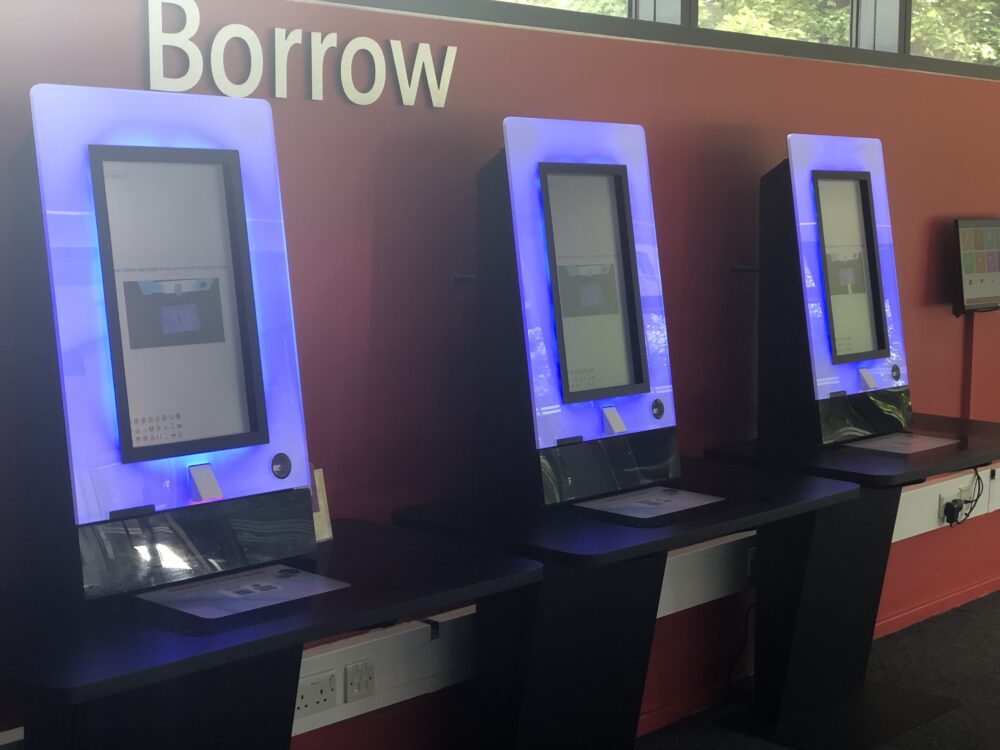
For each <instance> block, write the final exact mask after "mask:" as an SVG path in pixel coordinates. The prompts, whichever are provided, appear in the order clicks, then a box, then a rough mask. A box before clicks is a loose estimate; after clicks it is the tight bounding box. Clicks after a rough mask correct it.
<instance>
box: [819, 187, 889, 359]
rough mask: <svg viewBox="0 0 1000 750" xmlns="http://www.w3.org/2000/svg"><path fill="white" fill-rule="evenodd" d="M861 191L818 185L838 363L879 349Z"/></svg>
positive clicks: (855, 188) (858, 188) (827, 281)
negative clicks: (840, 358) (845, 358)
mask: <svg viewBox="0 0 1000 750" xmlns="http://www.w3.org/2000/svg"><path fill="white" fill-rule="evenodd" d="M861 188H862V185H861V182H860V181H859V180H824V179H819V180H817V181H816V189H817V200H818V201H819V207H820V213H821V216H822V224H823V226H822V232H823V251H824V253H825V254H826V257H825V261H826V270H827V273H826V283H827V286H828V287H829V295H830V318H831V320H832V323H833V326H832V335H833V337H834V341H833V350H834V354H836V355H837V356H838V357H846V356H851V355H854V354H863V353H866V352H872V351H876V350H877V349H878V348H879V346H878V344H877V333H876V329H875V308H874V304H873V300H872V292H871V284H870V280H869V274H868V268H869V265H868V242H867V239H866V237H865V217H864V204H863V202H862V198H861ZM872 250H873V251H874V248H873V249H872Z"/></svg>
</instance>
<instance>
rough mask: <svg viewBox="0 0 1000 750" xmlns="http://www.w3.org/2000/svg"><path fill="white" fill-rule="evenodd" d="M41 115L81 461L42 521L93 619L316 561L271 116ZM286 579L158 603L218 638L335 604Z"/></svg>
mask: <svg viewBox="0 0 1000 750" xmlns="http://www.w3.org/2000/svg"><path fill="white" fill-rule="evenodd" d="M31 108H32V119H33V124H34V140H35V150H36V155H37V169H38V179H39V187H40V196H41V209H42V216H43V225H44V234H45V247H46V252H47V259H48V273H49V281H50V287H51V299H52V310H53V320H52V322H53V323H54V334H55V337H54V338H55V345H56V349H57V354H58V370H59V394H58V395H59V396H61V403H62V425H61V427H62V428H63V429H62V430H61V433H62V434H59V435H58V437H56V435H48V436H47V437H46V440H47V441H48V442H49V444H50V446H51V445H53V444H54V445H58V442H57V441H63V440H64V441H65V446H66V449H65V453H63V452H62V449H61V447H60V448H59V449H58V450H53V451H52V452H51V453H50V454H49V455H50V456H51V458H49V459H48V460H49V461H50V462H51V463H50V465H49V466H48V467H44V466H43V467H42V469H43V471H44V470H46V469H48V470H49V471H50V472H51V473H52V475H54V476H55V477H57V479H56V480H55V482H54V484H52V485H50V488H54V490H55V492H54V493H53V496H47V497H45V502H46V503H50V504H52V506H53V509H52V511H51V514H52V516H57V515H61V514H62V513H63V511H62V510H61V509H57V508H56V506H60V507H61V506H62V505H63V504H67V505H70V504H71V505H72V509H73V520H74V529H73V532H75V533H73V534H72V535H73V537H74V538H70V536H69V535H68V534H67V535H65V536H64V537H62V538H56V535H55V534H54V533H53V532H51V531H50V532H49V534H48V535H47V538H48V540H49V543H50V546H51V547H52V548H54V549H55V548H58V552H57V554H56V555H55V560H58V562H55V561H53V564H55V565H65V566H66V567H67V568H68V569H72V570H74V571H76V573H75V574H74V575H77V579H76V585H77V591H78V592H81V593H82V595H83V597H84V598H86V599H96V598H101V597H106V596H109V595H114V594H123V593H127V592H137V591H142V590H147V589H154V588H157V587H161V586H163V585H164V584H172V583H176V582H179V581H184V580H188V579H197V578H201V577H204V576H211V575H218V574H220V573H226V572H229V571H237V570H240V569H242V568H247V567H251V566H261V565H263V564H265V563H268V562H272V561H278V560H283V559H286V558H292V557H295V556H298V555H303V554H308V553H310V552H312V551H313V550H314V549H315V545H316V543H315V533H314V529H313V520H312V518H313V514H312V500H311V493H310V475H311V471H310V467H309V457H308V453H307V450H306V437H305V426H304V420H303V410H302V395H301V390H300V386H299V374H298V361H297V358H296V349H295V327H294V321H293V317H292V302H291V292H290V288H289V280H288V266H287V258H286V252H285V237H284V226H283V221H282V209H281V199H280V187H279V182H278V168H277V159H276V154H275V145H274V135H273V126H272V121H271V112H270V108H269V106H268V104H267V103H266V102H262V101H253V100H233V99H225V98H221V97H208V96H195V95H172V94H159V93H151V92H138V91H121V90H111V89H94V88H83V87H71V86H54V85H39V86H36V87H35V88H34V89H33V90H32V92H31ZM40 340H42V341H44V340H46V339H45V338H44V337H40ZM47 340H49V341H51V340H52V334H51V333H50V334H49V336H48V338H47ZM53 395H56V394H53ZM50 427H52V425H46V428H50ZM57 427H58V426H57ZM36 459H38V460H39V461H40V462H41V463H43V464H44V462H45V461H46V459H45V457H41V458H39V457H36ZM62 461H68V471H67V470H66V469H65V467H62V466H60V465H58V464H60V463H61V462H62ZM279 572H280V571H277V570H268V569H263V570H261V571H259V574H258V575H256V576H252V577H251V578H250V579H247V580H242V579H241V581H240V582H238V583H233V582H229V583H227V582H225V579H220V580H219V581H217V582H216V584H214V585H213V586H212V587H209V588H204V587H202V588H196V589H192V590H190V592H189V593H190V601H188V597H186V596H185V594H184V591H185V589H176V588H174V589H172V590H171V591H170V594H169V595H168V596H167V597H166V598H163V595H162V594H161V593H159V592H153V593H150V594H143V596H144V597H147V598H149V599H151V600H153V601H157V602H160V603H164V604H169V605H170V606H173V607H176V608H179V609H182V610H184V611H186V612H187V613H188V614H191V615H196V616H198V617H203V618H217V617H220V616H223V615H226V614H229V613H233V612H240V611H244V610H247V609H254V608H256V607H261V606H265V605H267V604H271V603H274V602H276V601H281V600H282V599H286V598H296V597H299V596H308V595H310V594H315V593H319V592H320V591H323V590H330V589H331V588H333V587H334V585H335V584H334V582H332V581H328V580H327V579H321V578H320V577H318V576H312V575H311V574H309V573H305V572H299V573H295V574H293V573H292V572H291V571H290V570H288V569H284V571H283V572H281V576H282V578H283V580H282V581H281V583H280V584H279V583H278V582H277V581H275V580H272V579H273V578H274V576H275V575H278V573H279ZM69 577H70V578H72V577H73V575H70V576H69ZM62 595H63V596H64V597H65V596H66V592H63V593H62ZM76 596H77V597H79V593H78V594H77V595H76Z"/></svg>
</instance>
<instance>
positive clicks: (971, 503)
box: [948, 467, 986, 526]
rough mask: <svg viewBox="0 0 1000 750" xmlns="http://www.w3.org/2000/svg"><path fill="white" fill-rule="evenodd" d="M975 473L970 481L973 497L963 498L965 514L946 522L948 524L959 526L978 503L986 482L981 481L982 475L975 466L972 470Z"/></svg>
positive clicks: (974, 509)
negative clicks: (948, 522)
mask: <svg viewBox="0 0 1000 750" xmlns="http://www.w3.org/2000/svg"><path fill="white" fill-rule="evenodd" d="M972 473H973V474H974V475H975V477H974V478H973V481H972V486H973V488H974V489H973V497H972V499H970V500H965V501H964V502H963V503H962V505H963V506H964V507H966V508H967V510H966V511H965V515H964V516H962V517H961V518H960V519H958V520H956V521H954V522H953V523H950V524H948V525H949V526H961V525H962V524H963V523H965V522H966V521H968V520H969V518H970V517H971V516H972V514H973V513H974V512H975V511H976V506H977V505H979V500H980V499H981V498H982V496H983V492H984V491H985V490H986V483H985V482H984V481H983V477H982V475H981V474H980V473H979V468H978V467H976V468H974V469H973V470H972Z"/></svg>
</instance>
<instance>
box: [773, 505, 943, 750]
mask: <svg viewBox="0 0 1000 750" xmlns="http://www.w3.org/2000/svg"><path fill="white" fill-rule="evenodd" d="M900 493H901V490H900V488H898V487H895V488H891V489H885V490H874V489H865V490H863V491H862V494H861V497H860V498H859V499H857V500H854V501H852V502H849V503H842V504H840V505H835V506H832V507H830V508H826V509H823V510H820V511H817V512H815V513H810V514H807V515H802V516H797V517H795V518H791V519H788V520H786V521H781V522H778V523H773V524H769V525H767V526H764V527H762V528H761V529H760V530H759V531H758V536H757V576H758V584H757V635H756V667H755V671H756V677H755V713H756V719H757V726H756V728H755V732H754V733H755V734H761V735H763V736H765V737H768V738H770V739H774V740H777V741H780V742H782V743H784V744H790V745H792V746H794V747H800V748H810V749H811V748H817V749H822V748H837V749H838V750H849V749H850V748H859V749H860V748H871V747H875V746H876V745H879V744H881V743H883V742H885V741H886V740H888V739H890V738H892V737H894V736H897V735H899V734H901V733H902V732H905V731H907V730H908V729H912V728H913V727H916V726H919V725H921V724H923V723H925V722H927V721H929V720H931V719H933V718H934V717H936V716H938V715H940V714H942V713H944V712H946V711H948V710H949V709H951V708H953V707H955V706H956V705H958V704H957V703H955V702H954V701H951V700H948V699H945V698H938V697H936V696H929V695H925V694H921V693H916V692H914V691H911V690H904V689H902V688H897V687H893V686H890V685H880V684H875V683H866V682H865V672H866V671H867V668H868V657H869V653H870V651H871V643H872V636H873V634H874V631H875V619H876V616H877V613H878V606H879V601H880V599H881V594H882V583H883V580H884V578H885V570H886V565H887V563H888V560H889V548H890V546H891V544H892V533H893V528H894V526H895V522H896V512H897V510H898V508H899V499H900Z"/></svg>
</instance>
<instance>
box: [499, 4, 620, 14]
mask: <svg viewBox="0 0 1000 750" xmlns="http://www.w3.org/2000/svg"><path fill="white" fill-rule="evenodd" d="M501 1H502V2H505V3H516V4H518V5H537V6H541V7H543V8H556V9H558V10H575V11H579V12H580V13H597V14H599V15H602V16H621V17H622V18H624V17H626V16H628V14H629V12H628V10H629V9H628V0H501Z"/></svg>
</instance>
